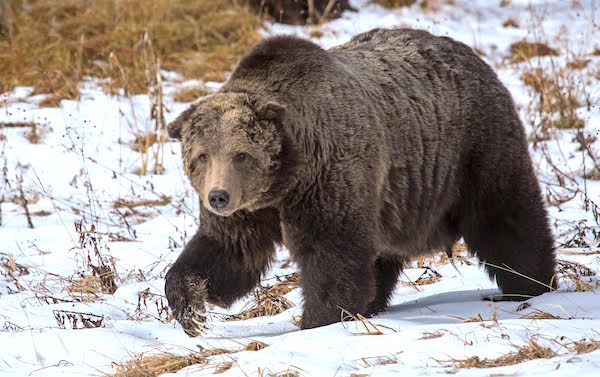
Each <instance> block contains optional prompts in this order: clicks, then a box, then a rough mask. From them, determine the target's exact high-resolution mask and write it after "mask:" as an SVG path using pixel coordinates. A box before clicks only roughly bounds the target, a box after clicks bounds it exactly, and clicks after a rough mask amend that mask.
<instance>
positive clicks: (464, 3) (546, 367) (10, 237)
mask: <svg viewBox="0 0 600 377" xmlns="http://www.w3.org/2000/svg"><path fill="white" fill-rule="evenodd" d="M429 3H432V4H439V8H438V9H431V8H426V9H422V8H421V7H420V6H419V5H418V4H415V5H413V6H411V7H407V8H402V9H396V10H389V9H384V8H382V7H380V6H377V5H373V4H370V3H369V2H368V1H364V0H363V1H352V4H353V5H354V6H356V7H357V8H359V9H360V11H359V12H358V13H353V12H346V13H344V15H343V17H342V18H340V19H338V20H334V21H332V22H329V23H326V24H323V25H321V26H312V27H291V26H285V25H279V24H273V25H267V26H265V29H264V34H265V35H273V34H276V33H288V34H297V35H301V36H305V37H309V36H310V35H311V31H314V30H316V29H318V30H320V31H321V32H322V33H323V34H322V36H320V37H315V38H312V39H313V40H314V41H315V42H317V43H319V44H320V45H322V46H324V47H331V46H334V45H337V44H340V43H343V42H346V41H348V40H349V39H350V38H351V36H353V35H355V34H357V33H360V32H363V31H366V30H369V29H372V28H375V27H415V28H422V29H426V30H429V31H431V32H432V33H434V34H438V35H447V36H450V37H452V38H455V39H457V40H460V41H462V42H465V43H467V44H468V45H470V46H473V47H477V48H478V49H480V50H481V51H482V52H483V53H484V54H485V56H484V59H485V60H486V61H488V62H489V63H490V64H491V65H492V66H493V67H494V68H495V69H496V70H497V72H498V75H499V77H500V79H501V80H502V81H503V82H504V83H505V84H506V85H507V87H508V88H509V90H510V91H511V93H512V95H513V96H514V98H515V101H516V103H517V105H518V107H519V111H520V114H521V116H522V119H523V121H524V123H525V124H526V127H527V130H528V132H531V131H532V128H531V124H530V119H531V118H530V117H529V115H528V114H531V113H530V112H528V111H527V109H528V106H530V104H531V103H532V101H533V99H534V94H533V93H532V92H531V91H530V89H528V88H527V87H525V86H524V85H523V83H522V81H521V80H520V75H521V72H522V71H523V69H525V68H526V67H528V65H532V66H534V67H535V66H541V67H545V68H547V69H550V68H549V67H550V66H551V61H550V59H549V58H535V59H533V60H532V61H530V62H529V63H521V64H510V63H509V61H508V49H509V46H510V44H511V43H513V42H515V41H519V40H521V39H529V40H532V41H533V40H537V41H545V42H547V43H548V44H549V45H551V46H553V47H555V48H558V49H559V51H560V53H561V55H560V56H559V57H555V58H554V59H553V61H554V64H559V65H560V64H562V65H564V64H565V63H566V62H568V61H571V60H572V59H573V56H574V54H579V55H581V56H583V57H585V58H586V59H591V62H590V64H589V65H588V66H587V68H586V69H585V70H583V71H581V73H580V74H581V77H582V78H583V79H584V80H586V82H585V84H583V88H584V90H585V91H586V92H587V93H588V94H589V98H590V99H591V103H590V106H589V107H588V106H587V105H586V104H582V106H581V108H579V109H578V115H579V116H580V117H581V119H583V120H584V121H585V122H586V126H585V129H584V133H585V135H590V136H598V131H599V130H600V107H599V106H598V105H599V102H598V101H599V99H600V83H599V79H600V73H599V72H600V71H599V70H598V67H599V66H600V65H599V63H600V56H593V55H592V54H591V52H592V51H593V49H594V47H598V46H600V38H599V35H600V30H599V26H598V25H599V22H600V2H599V1H597V0H585V1H584V0H580V1H561V0H556V1H541V0H540V1H526V0H519V1H516V0H513V1H511V2H510V5H508V6H505V7H500V6H499V3H500V1H487V0H477V1H468V0H455V1H453V2H450V1H446V2H441V1H440V2H437V1H430V2H429ZM509 17H510V18H513V19H515V20H516V21H517V22H518V23H519V25H520V27H518V28H505V27H502V22H503V21H504V20H506V19H507V18H509ZM165 79H166V80H167V83H166V86H165V93H166V98H165V106H166V108H167V114H166V116H167V120H172V119H174V117H175V116H176V115H177V114H178V113H179V112H181V111H182V110H183V109H185V108H186V104H182V103H175V102H174V101H173V99H172V95H173V93H174V92H175V90H176V89H177V88H178V87H180V86H182V85H190V84H191V83H190V82H188V83H177V75H176V74H173V73H170V72H165ZM218 86H219V83H209V84H208V87H209V88H213V89H216V88H218ZM31 92H32V90H31V88H23V87H20V88H16V89H15V90H13V91H12V92H11V93H5V94H3V95H2V96H1V97H0V101H1V102H0V104H1V105H2V106H1V108H0V122H16V121H32V122H36V123H37V124H39V126H38V128H41V129H43V130H44V136H43V138H42V141H41V142H40V143H39V144H32V143H30V142H29V141H28V140H27V139H26V138H25V136H24V133H25V132H26V131H27V129H25V128H4V129H0V167H2V168H3V169H4V171H5V172H4V173H3V172H2V171H3V169H2V168H0V176H1V177H2V180H3V182H2V183H1V184H0V197H1V196H2V195H4V197H5V202H4V203H2V204H1V207H0V209H1V215H2V216H1V220H2V224H1V226H0V258H5V260H10V261H14V262H15V263H16V264H18V265H23V266H26V267H27V268H28V270H29V274H26V275H19V274H18V273H17V272H15V273H14V274H13V276H15V277H16V278H17V281H18V286H17V283H15V280H14V279H13V278H12V277H10V276H5V275H0V374H2V375H15V376H17V375H31V376H39V375H57V374H68V375H90V374H93V375H99V374H102V373H111V372H112V371H114V367H113V365H112V363H122V362H124V361H127V360H128V359H130V358H132V357H133V356H134V355H136V354H139V353H141V352H145V353H152V352H160V351H169V352H173V353H181V354H185V353H189V352H191V351H193V350H197V347H198V346H199V345H200V346H202V347H204V348H214V347H222V348H226V349H229V350H240V349H242V348H243V346H244V345H245V344H247V343H248V342H250V341H251V340H260V341H262V342H264V343H266V344H268V345H269V346H268V347H266V348H264V349H262V350H260V351H256V352H251V351H239V352H234V353H230V354H224V355H218V356H213V357H211V358H210V363H209V365H208V366H206V365H197V366H191V367H188V368H186V369H183V370H181V371H179V372H178V373H177V374H180V375H187V374H195V375H196V374H197V375H208V374H212V373H213V372H214V371H215V365H217V364H218V363H220V362H232V363H233V364H232V367H231V368H230V369H229V370H227V371H225V372H224V373H223V375H225V376H238V375H245V376H266V375H268V373H273V374H275V373H278V372H282V371H287V370H290V371H295V372H297V373H299V374H300V375H310V376H348V375H351V374H355V375H369V376H387V375H408V376H412V375H437V374H441V375H445V374H448V373H450V374H457V375H466V376H480V375H482V376H483V375H485V376H487V375H492V374H493V375H544V376H545V375H557V376H559V375H560V376H578V377H582V376H597V375H598V373H599V372H598V370H600V369H599V368H600V351H595V352H591V353H585V354H580V355H577V354H576V353H574V352H573V351H572V350H569V344H570V342H572V341H579V340H581V339H584V338H586V339H597V340H600V333H598V331H597V330H596V329H600V299H599V297H598V292H599V291H598V290H596V291H592V292H574V289H573V285H572V283H569V282H568V281H567V280H566V279H564V278H563V279H562V280H561V288H560V289H559V290H558V291H557V292H553V293H547V294H544V295H542V296H540V297H536V298H533V299H530V300H528V303H529V304H530V306H529V307H527V308H520V305H521V303H510V302H503V303H492V302H488V301H483V300H482V297H484V296H486V295H489V294H491V293H493V292H496V291H497V288H496V284H495V283H494V282H492V281H490V280H489V279H488V278H487V275H486V274H485V272H484V271H483V269H482V268H480V267H479V266H478V264H477V260H476V259H475V258H468V259H461V260H458V261H457V262H456V265H457V270H456V269H455V268H454V267H453V266H452V265H451V264H449V263H447V262H444V263H437V262H436V261H439V259H440V258H439V256H438V257H436V259H435V261H434V260H427V261H425V264H426V265H428V264H429V265H430V267H432V268H433V269H435V270H436V271H437V272H439V273H440V274H441V276H442V278H441V280H440V281H439V282H436V283H434V284H429V285H423V286H414V285H411V284H410V282H411V281H414V280H416V279H417V278H418V277H419V276H420V275H421V274H422V273H423V272H424V271H425V270H424V268H423V266H420V267H419V266H417V264H416V263H415V264H414V265H413V266H412V267H413V268H409V269H407V270H406V271H405V273H404V275H403V277H402V279H401V281H400V282H399V283H398V287H397V289H396V292H395V295H394V297H393V299H392V306H391V308H390V309H389V311H387V312H385V313H383V314H381V315H379V316H377V317H375V318H373V319H372V320H371V321H372V323H373V324H375V326H377V328H378V329H379V330H381V332H383V334H382V335H368V334H365V332H366V329H365V328H364V327H363V325H362V323H360V322H346V323H339V324H334V325H330V326H326V327H322V328H317V329H313V330H305V331H299V329H298V328H297V327H296V325H295V322H294V318H295V317H297V316H299V315H301V306H302V302H301V292H300V289H299V288H298V289H296V290H294V291H292V292H290V293H288V294H287V295H286V297H287V298H288V299H290V300H291V301H292V302H293V303H295V304H296V306H295V307H294V308H292V309H289V310H287V311H286V312H284V313H282V314H279V315H276V316H273V317H260V318H255V319H250V320H245V321H223V320H222V316H219V315H218V314H217V313H237V312H239V311H240V310H241V309H242V308H244V306H245V305H248V304H249V303H250V302H251V301H252V297H250V296H249V297H246V298H245V299H243V300H239V301H238V302H236V303H235V304H234V305H233V307H232V308H229V309H225V308H211V312H212V313H214V314H213V315H212V316H211V319H210V329H209V331H208V332H207V334H205V335H203V336H201V337H197V338H189V337H187V336H186V335H185V334H184V333H183V331H182V330H181V328H180V326H179V325H178V324H176V323H175V322H174V321H171V322H168V323H165V321H164V318H165V316H164V313H162V314H161V313H160V309H159V308H160V304H161V302H162V303H165V304H166V300H164V299H162V298H161V295H163V294H164V291H163V286H164V275H165V272H166V270H167V268H168V265H169V263H172V262H173V261H174V260H175V259H176V258H177V256H178V254H179V252H180V251H181V249H182V246H183V244H184V241H185V240H186V239H189V238H190V237H191V235H192V234H193V233H194V231H195V229H196V226H197V219H196V216H197V214H198V200H197V197H196V194H195V192H194V191H193V189H192V188H191V186H190V185H189V183H188V181H187V178H186V177H185V175H184V173H183V171H182V168H181V153H180V147H179V145H178V144H177V143H175V142H170V143H167V144H166V146H165V153H164V165H165V169H166V171H165V174H162V175H154V174H147V175H144V176H139V175H137V174H135V171H136V169H139V167H140V156H139V153H138V152H136V151H134V150H132V149H131V148H130V147H129V145H128V143H129V142H130V141H131V140H132V139H133V138H134V136H133V134H132V131H131V125H132V124H133V120H134V116H135V117H136V121H137V122H138V123H139V124H140V125H141V127H145V125H146V124H147V122H148V120H147V117H148V116H147V114H148V113H149V102H148V98H147V97H146V96H144V95H140V96H134V98H133V104H132V105H131V104H130V103H129V101H128V99H127V97H125V96H110V95H107V94H105V93H104V92H103V91H102V89H101V87H100V85H99V82H98V81H97V80H95V79H91V78H88V79H86V80H85V82H84V83H82V85H81V100H80V101H78V102H76V101H67V100H63V101H62V102H61V106H60V108H52V109H49V108H39V107H38V106H37V103H38V101H39V100H40V99H41V97H40V96H39V95H38V96H34V97H30V94H31ZM132 107H133V109H134V110H133V112H134V113H135V115H133V114H132ZM534 120H535V119H534ZM576 133H577V131H576V130H573V129H566V130H560V131H556V132H555V133H554V134H553V137H552V139H550V140H548V141H543V142H538V143H536V145H534V143H532V144H531V152H532V155H533V157H534V162H535V166H536V169H537V170H538V173H539V177H540V181H541V182H542V186H543V187H542V188H543V191H544V193H546V192H547V191H548V190H552V191H554V192H556V193H558V194H560V195H561V196H564V195H568V194H569V190H571V191H572V190H576V189H579V190H580V191H579V192H578V193H577V194H575V195H574V196H573V198H571V199H570V200H567V201H566V202H564V203H560V204H559V203H557V202H556V201H554V202H553V203H548V207H549V213H550V217H551V223H552V224H553V227H554V231H555V234H556V237H557V245H559V246H560V245H562V244H564V243H566V244H567V246H568V247H565V246H561V247H559V259H561V260H568V261H574V262H578V263H581V264H583V265H585V266H586V267H588V268H590V269H591V270H592V271H593V272H594V273H596V276H592V277H588V278H587V279H588V280H589V281H590V284H592V285H594V284H596V282H597V274H598V273H599V272H600V246H599V244H598V242H599V239H600V236H599V233H600V227H599V225H598V218H597V217H598V214H597V212H596V213H594V211H593V210H592V207H593V205H592V204H588V208H587V209H586V201H585V196H584V194H582V193H583V192H585V193H587V197H588V198H589V199H591V200H592V201H593V202H595V203H596V204H600V181H597V180H596V181H594V180H585V181H584V179H583V178H582V177H581V176H582V172H583V171H584V169H587V170H585V171H588V172H589V169H590V168H591V167H592V166H593V161H592V160H591V159H590V157H589V156H587V155H585V154H584V153H582V152H581V151H580V150H578V147H579V143H577V142H574V137H575V135H576ZM591 146H592V148H593V149H594V151H595V152H596V153H600V147H599V143H598V142H597V141H596V142H593V143H592V144H591ZM542 147H544V148H546V150H547V153H548V154H549V155H550V156H551V158H552V160H553V162H554V163H555V164H556V166H557V167H558V168H559V169H561V170H564V171H566V172H572V177H573V179H572V181H571V180H569V181H567V182H566V183H565V185H566V189H565V188H560V187H558V186H557V178H556V175H555V174H554V173H553V170H552V167H551V166H550V165H549V164H548V163H547V161H546V159H545V158H544V154H543V153H542ZM149 161H150V165H151V166H152V164H153V159H152V157H150V160H149ZM21 175H22V188H23V191H24V194H25V196H26V198H28V200H29V201H30V204H29V210H30V212H32V213H34V212H38V211H49V212H50V215H48V216H35V215H34V216H32V222H33V225H34V229H29V228H28V226H27V220H26V216H25V214H24V209H23V207H22V206H21V205H19V204H17V203H19V201H18V200H12V199H14V198H15V197H18V196H19V187H18V186H19V185H18V183H17V182H18V178H17V177H20V176H21ZM4 178H6V179H7V181H4ZM163 195H166V196H168V197H170V198H171V202H170V204H168V205H166V206H158V207H139V208H137V209H138V211H139V212H138V213H126V212H131V211H129V210H128V209H125V208H115V207H114V205H113V204H114V203H115V201H116V200H117V199H127V200H139V199H150V200H156V199H160V198H161V197H162V196H163ZM568 197H571V195H568ZM595 217H596V218H595ZM78 221H81V222H82V224H83V227H84V228H85V229H87V230H89V229H90V226H91V225H92V224H95V226H96V227H97V228H96V230H97V231H98V232H99V233H100V235H97V240H96V245H97V247H99V250H100V252H101V253H102V255H103V258H105V261H108V258H109V257H112V258H114V263H115V266H116V269H117V271H118V272H119V280H118V281H117V285H118V289H117V291H116V292H115V293H114V294H112V295H110V294H103V295H98V297H96V299H94V300H93V301H89V300H84V301H81V302H78V301H74V300H73V297H79V295H78V294H77V293H72V292H71V293H69V292H67V287H68V286H69V281H68V280H69V279H71V278H75V279H76V278H77V277H78V276H79V275H78V273H80V272H85V271H86V269H85V266H86V261H85V258H87V256H88V255H90V256H91V258H92V262H93V263H96V262H97V260H96V259H95V258H96V257H95V254H94V246H93V245H94V244H93V243H92V241H90V239H89V238H88V239H87V241H88V242H87V243H86V244H85V245H84V247H81V244H80V239H79V237H80V235H79V234H78V232H77V231H76V229H75V226H74V223H75V222H78ZM577 226H578V227H579V229H581V231H580V232H578V231H577ZM109 234H112V235H113V236H112V237H109ZM114 235H118V236H121V237H123V238H124V239H127V240H131V241H127V242H125V241H118V240H115V238H114ZM575 236H577V237H575ZM572 239H573V240H574V241H570V240H572ZM569 241H570V242H569ZM577 242H579V243H577ZM577 247H578V248H577ZM287 259H288V252H287V250H285V249H283V250H279V251H278V259H277V262H276V263H275V265H274V266H273V268H272V269H271V270H270V271H269V273H268V274H267V276H266V277H265V279H264V280H263V285H268V284H272V283H273V281H274V280H273V279H272V278H273V277H274V276H276V275H283V274H288V273H290V272H293V271H295V267H294V266H293V264H291V265H290V266H288V267H285V268H283V267H282V265H283V264H284V263H285V262H286V261H287ZM145 290H148V293H150V295H149V296H148V297H147V305H143V303H142V304H141V307H140V308H138V297H139V292H143V291H145ZM15 292H16V293H15ZM152 294H154V295H152ZM52 298H54V300H53V299H52ZM57 311H58V312H57ZM60 311H67V312H81V313H89V314H92V315H96V316H102V317H103V322H102V327H99V328H89V329H77V330H73V329H62V328H60V326H59V325H58V322H57V319H56V318H55V313H61V312H60ZM536 311H543V312H546V313H550V314H552V315H554V316H556V317H558V318H560V319H531V318H529V319H528V318H523V317H524V316H527V315H528V314H530V315H531V314H535V313H536ZM63 313H64V312H63ZM538 313H539V312H538ZM479 316H480V318H481V319H482V320H484V322H481V321H479V322H468V321H466V320H468V319H469V318H473V317H479ZM92 318H93V317H92ZM67 328H68V324H67ZM371 330H373V329H372V328H371ZM427 334H436V335H439V336H438V337H434V338H431V339H423V337H424V335H427ZM530 337H533V338H534V339H535V340H536V341H537V342H538V343H539V344H541V345H543V346H546V347H550V348H551V349H553V350H554V351H556V352H557V353H558V356H556V357H553V358H551V359H537V360H533V361H528V362H524V363H520V364H516V365H512V366H504V367H499V368H493V369H477V368H471V369H460V368H456V367H455V364H454V363H453V362H452V360H460V359H465V358H468V357H471V356H478V357H479V358H480V359H484V358H495V357H498V356H501V355H504V354H507V353H508V352H511V351H515V350H516V348H515V347H516V346H521V345H524V344H526V343H527V342H528V339H529V338H530ZM385 361H388V362H389V363H385Z"/></svg>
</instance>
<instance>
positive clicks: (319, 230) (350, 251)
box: [284, 217, 375, 329]
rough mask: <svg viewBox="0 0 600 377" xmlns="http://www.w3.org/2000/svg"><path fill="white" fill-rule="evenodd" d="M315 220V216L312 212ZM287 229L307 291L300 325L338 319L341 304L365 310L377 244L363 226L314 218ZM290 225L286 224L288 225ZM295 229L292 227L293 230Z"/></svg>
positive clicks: (351, 309)
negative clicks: (340, 227) (299, 226)
mask: <svg viewBox="0 0 600 377" xmlns="http://www.w3.org/2000/svg"><path fill="white" fill-rule="evenodd" d="M313 219H314V217H313ZM309 223H310V224H312V225H311V226H307V227H303V228H302V230H300V229H301V228H298V227H297V225H298V224H295V225H296V226H294V227H290V228H291V229H290V230H289V231H288V230H287V229H285V230H284V234H285V235H286V243H288V245H287V246H288V248H289V249H290V252H291V254H292V256H293V258H294V260H295V261H296V263H297V264H298V266H299V268H300V285H301V287H302V290H303V294H304V312H303V314H302V321H301V326H300V327H301V328H302V329H309V328H314V327H318V326H324V325H328V324H331V323H334V322H339V321H340V319H341V309H345V310H347V311H348V312H350V313H351V314H352V315H356V314H357V313H361V314H366V313H367V309H368V305H369V303H370V302H371V301H372V300H373V299H374V297H375V276H374V269H373V263H374V260H375V247H374V244H373V243H371V242H370V241H369V237H368V236H367V235H366V234H364V230H363V229H360V228H355V229H351V228H349V227H348V226H347V225H348V224H346V226H344V227H343V228H342V229H334V228H335V227H332V226H331V223H320V222H319V221H314V220H313V221H310V222H309ZM284 227H285V225H284ZM292 229H293V230H292Z"/></svg>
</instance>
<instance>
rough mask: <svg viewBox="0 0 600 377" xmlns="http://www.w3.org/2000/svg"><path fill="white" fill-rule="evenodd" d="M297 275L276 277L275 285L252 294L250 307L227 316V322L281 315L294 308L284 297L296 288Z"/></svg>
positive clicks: (261, 288)
mask: <svg viewBox="0 0 600 377" xmlns="http://www.w3.org/2000/svg"><path fill="white" fill-rule="evenodd" d="M298 278H299V276H298V273H297V272H295V273H293V274H290V275H286V276H283V277H277V283H276V284H274V285H272V286H270V287H260V288H259V289H257V290H256V291H255V292H254V297H253V301H252V304H251V305H252V306H251V307H250V308H247V309H244V310H242V311H241V312H240V313H238V314H235V315H231V316H227V318H226V319H227V320H240V319H249V318H255V317H261V316H265V315H275V314H279V313H283V312H284V311H286V310H287V309H289V308H292V307H293V306H294V303H292V302H291V301H290V300H288V299H287V298H285V297H284V295H285V294H286V293H288V292H290V291H292V290H293V289H295V288H297V287H298Z"/></svg>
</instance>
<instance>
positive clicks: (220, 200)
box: [208, 190, 229, 212]
mask: <svg viewBox="0 0 600 377" xmlns="http://www.w3.org/2000/svg"><path fill="white" fill-rule="evenodd" d="M208 203H209V204H210V206H211V207H212V208H214V209H215V210H217V211H219V212H220V211H222V210H224V209H225V208H227V206H228V205H229V193H228V192H227V191H226V190H211V191H210V192H209V193H208Z"/></svg>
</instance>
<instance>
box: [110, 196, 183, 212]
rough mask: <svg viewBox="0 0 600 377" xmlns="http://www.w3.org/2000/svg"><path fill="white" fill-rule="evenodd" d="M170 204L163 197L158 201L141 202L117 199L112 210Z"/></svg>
mask: <svg viewBox="0 0 600 377" xmlns="http://www.w3.org/2000/svg"><path fill="white" fill-rule="evenodd" d="M169 203H171V198H170V197H169V196H166V195H163V196H162V197H161V198H160V199H156V200H152V199H141V200H125V199H118V200H116V201H115V202H114V204H113V207H114V208H130V209H132V208H135V207H164V206H166V205H168V204H169Z"/></svg>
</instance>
